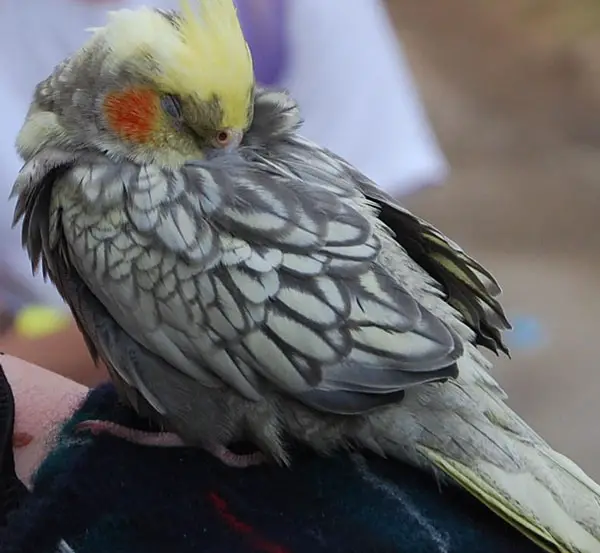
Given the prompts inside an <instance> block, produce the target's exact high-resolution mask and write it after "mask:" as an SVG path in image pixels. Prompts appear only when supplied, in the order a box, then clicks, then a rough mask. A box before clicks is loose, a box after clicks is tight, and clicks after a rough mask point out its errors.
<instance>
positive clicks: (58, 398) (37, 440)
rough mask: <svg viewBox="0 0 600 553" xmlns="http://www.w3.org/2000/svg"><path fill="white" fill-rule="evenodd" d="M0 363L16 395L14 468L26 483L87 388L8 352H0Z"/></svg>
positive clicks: (81, 399)
mask: <svg viewBox="0 0 600 553" xmlns="http://www.w3.org/2000/svg"><path fill="white" fill-rule="evenodd" d="M0 363H1V364H2V368H3V369H4V372H5V374H6V377H7V378H8V381H9V383H10V385H11V388H12V391H13V395H14V397H15V428H14V435H13V451H14V455H15V465H16V471H17V475H18V476H19V478H20V479H21V481H22V482H24V483H25V484H26V485H29V483H30V481H31V476H32V475H33V474H34V472H35V471H36V470H37V468H38V466H39V464H40V463H41V462H42V460H43V459H44V458H45V456H46V455H47V453H48V451H49V450H50V448H51V447H52V443H53V435H54V432H56V429H57V428H59V427H60V425H61V424H62V423H63V422H64V421H65V420H66V419H67V418H69V417H70V416H71V414H72V413H73V411H74V410H75V409H76V408H77V407H78V406H79V404H80V403H81V401H83V399H84V398H85V395H86V394H87V392H88V389H87V388H86V387H85V386H82V385H80V384H77V383H76V382H73V381H72V380H69V379H67V378H63V377H62V376H59V375H57V374H55V373H53V372H51V371H47V370H45V369H42V368H41V367H38V366H36V365H32V364H30V363H27V362H26V361H23V360H22V359H18V358H16V357H11V356H10V355H3V356H0Z"/></svg>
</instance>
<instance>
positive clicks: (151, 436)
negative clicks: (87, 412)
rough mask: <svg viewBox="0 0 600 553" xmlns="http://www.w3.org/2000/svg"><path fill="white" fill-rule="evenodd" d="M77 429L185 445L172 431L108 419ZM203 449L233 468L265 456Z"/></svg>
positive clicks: (213, 447)
mask: <svg viewBox="0 0 600 553" xmlns="http://www.w3.org/2000/svg"><path fill="white" fill-rule="evenodd" d="M77 430H78V431H81V432H84V431H88V432H91V433H92V434H95V435H98V434H109V435H111V436H114V437H116V438H121V439H123V440H127V441H128V442H131V443H134V444H137V445H143V446H151V447H186V444H185V442H184V441H183V440H182V439H181V438H180V437H179V436H178V435H177V434H174V433H173V432H145V431H143V430H137V429H134V428H129V427H127V426H123V425H120V424H116V423H114V422H110V421H102V420H89V421H84V422H82V423H79V424H78V425H77ZM204 449H206V450H207V451H208V452H209V453H211V454H212V455H214V456H215V457H216V458H217V459H219V460H220V461H222V462H223V463H224V464H225V465H227V466H229V467H233V468H246V467H250V466H255V465H260V464H262V463H264V462H265V457H264V455H263V454H262V453H249V454H247V455H238V454H237V453H233V452H232V451H230V450H229V449H227V448H226V447H225V446H224V445H221V444H214V445H210V446H205V447H204Z"/></svg>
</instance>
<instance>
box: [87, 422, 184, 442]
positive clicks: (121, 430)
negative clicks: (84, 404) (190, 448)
mask: <svg viewBox="0 0 600 553" xmlns="http://www.w3.org/2000/svg"><path fill="white" fill-rule="evenodd" d="M75 430H76V431H77V432H85V431H87V432H91V433H92V434H93V435H94V436H98V435H99V434H109V435H110V436H115V437H116V438H121V439H123V440H126V441H128V442H131V443H133V444H138V445H147V446H155V447H185V446H186V444H185V442H184V441H183V440H182V439H181V438H180V437H179V436H178V435H177V434H175V433H173V432H145V431H144V430H138V429H137V428H129V427H128V426H123V425H122V424H117V423H115V422H110V421H102V420H89V421H84V422H80V423H79V424H78V425H77V426H76V428H75Z"/></svg>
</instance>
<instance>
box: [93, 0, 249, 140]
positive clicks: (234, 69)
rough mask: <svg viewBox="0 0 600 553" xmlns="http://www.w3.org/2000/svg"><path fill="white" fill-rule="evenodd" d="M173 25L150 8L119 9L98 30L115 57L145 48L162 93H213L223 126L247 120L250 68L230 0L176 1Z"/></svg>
mask: <svg viewBox="0 0 600 553" xmlns="http://www.w3.org/2000/svg"><path fill="white" fill-rule="evenodd" d="M179 16H180V19H179V20H178V21H177V24H176V25H173V24H171V22H169V21H168V20H167V19H166V18H165V17H164V16H162V15H161V14H159V13H158V12H156V11H155V10H153V9H151V8H140V9H137V10H119V11H117V12H113V13H112V14H111V22H110V24H109V25H108V26H107V27H106V28H104V29H101V30H100V31H101V32H103V33H104V36H105V37H106V38H107V40H108V41H109V43H110V44H111V48H112V49H113V51H114V52H115V53H116V54H117V56H118V57H119V58H120V59H132V58H135V57H136V56H139V55H140V53H142V52H147V53H148V54H149V55H150V56H151V58H152V59H153V60H155V62H156V63H157V65H158V67H159V74H158V75H157V76H154V78H155V81H156V83H157V84H158V86H159V87H161V88H162V89H163V90H164V91H165V92H168V93H171V94H179V95H181V96H183V97H185V96H189V97H195V98H198V99H199V100H205V101H206V100H210V99H212V98H213V97H216V98H218V100H219V103H220V105H221V109H222V110H223V116H224V120H223V125H224V126H225V127H231V128H236V129H242V128H244V127H245V126H246V125H247V123H248V107H249V102H250V101H251V98H250V93H251V90H252V88H253V85H254V69H253V66H252V57H251V55H250V50H249V48H248V45H247V43H246V40H245V38H244V35H243V33H242V29H241V26H240V23H239V20H238V17H237V13H236V9H235V5H234V4H233V1H232V0H181V11H180V14H179Z"/></svg>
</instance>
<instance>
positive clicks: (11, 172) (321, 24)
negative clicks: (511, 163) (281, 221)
mask: <svg viewBox="0 0 600 553" xmlns="http://www.w3.org/2000/svg"><path fill="white" fill-rule="evenodd" d="M289 1H290V5H289V8H290V14H289V15H290V16H289V18H288V21H287V24H288V34H289V40H290V52H291V54H290V55H291V59H290V60H289V62H290V63H289V66H288V68H287V71H286V73H285V75H284V79H283V83H282V85H283V86H284V87H285V88H287V89H288V90H289V91H290V92H291V94H292V95H293V96H294V97H295V98H296V100H298V102H299V104H300V108H301V111H302V114H303V117H304V120H305V125H304V128H303V131H302V132H303V134H304V135H306V136H307V137H308V138H310V139H312V140H314V141H315V142H317V143H319V144H322V145H324V146H326V147H328V148H329V149H331V150H332V151H334V152H336V153H338V154H339V155H341V156H342V157H345V158H346V159H347V160H349V161H350V162H351V163H353V164H354V165H355V166H356V167H358V168H359V169H360V170H362V171H363V172H364V173H366V174H367V175H368V176H369V177H371V178H372V179H373V180H375V181H376V182H377V183H378V184H379V185H380V186H381V187H382V188H384V189H386V190H387V191H388V192H391V193H393V194H403V193H406V192H409V191H412V190H414V189H415V188H417V187H420V186H423V185H425V184H434V183H439V182H441V181H442V180H443V179H444V177H445V175H446V170H447V168H446V163H445V160H444V158H443V156H442V154H441V153H440V150H439V148H438V146H437V143H436V141H435V138H434V136H433V134H432V132H431V129H430V127H429V124H428V122H427V118H426V116H425V113H424V111H423V108H422V106H421V104H420V101H419V98H418V95H417V91H416V89H415V86H414V83H413V81H412V78H411V75H410V71H409V69H408V67H407V65H406V62H405V60H404V58H403V54H402V51H401V47H400V45H399V44H398V42H397V40H396V37H395V35H394V31H393V28H392V26H391V23H390V21H389V20H388V17H387V14H386V12H385V8H384V7H383V5H382V3H381V2H380V0H289ZM147 3H150V4H153V5H156V6H157V7H161V8H173V9H177V7H178V5H179V3H178V1H177V0H154V1H152V0H149V1H148V2H144V1H142V0H121V1H118V0H93V1H92V0H88V1H87V2H85V1H83V0H51V1H49V0H25V1H24V0H3V1H2V2H0V68H1V69H0V105H1V106H2V113H3V121H2V128H1V132H0V194H5V195H6V196H7V195H8V193H9V190H10V188H11V186H12V183H13V182H14V178H15V176H16V174H17V173H18V171H19V169H20V167H21V161H20V160H19V159H18V157H17V155H16V153H15V150H14V145H13V144H14V139H15V137H16V135H17V133H18V131H19V129H20V127H21V125H22V123H23V120H24V117H25V114H26V112H27V109H28V106H29V102H30V100H31V97H32V93H33V89H34V87H35V85H36V84H37V83H38V82H39V81H40V80H42V79H44V78H45V77H46V76H48V74H49V73H50V72H51V71H52V69H53V67H54V66H55V65H56V64H57V63H59V62H60V61H61V60H62V59H63V58H64V57H66V56H67V55H69V54H70V53H72V52H73V51H74V50H76V49H77V48H79V47H80V46H81V45H82V44H83V42H84V41H85V40H86V39H87V38H88V34H87V32H86V29H87V28H89V27H95V26H101V25H103V24H104V22H105V21H106V15H105V14H106V11H108V10H113V9H119V8H125V7H126V8H132V7H135V6H139V5H144V4H147ZM2 188H3V189H4V191H2ZM13 209H14V202H12V201H11V202H1V201H0V236H1V239H0V260H10V261H8V262H6V261H5V263H4V267H2V263H1V262H0V299H2V294H3V289H6V286H5V285H4V284H3V282H4V281H5V279H3V277H2V274H3V272H4V273H12V274H13V275H14V277H15V278H16V279H17V280H20V279H24V280H26V281H27V286H28V288H29V289H30V290H31V293H32V295H33V296H34V297H36V298H37V301H39V302H41V303H48V304H55V305H62V300H60V298H59V296H58V294H57V293H56V291H55V290H54V287H53V286H52V285H51V284H49V283H44V282H43V280H42V279H41V277H39V276H36V277H32V276H31V269H30V266H29V260H28V259H27V256H26V254H25V253H24V252H23V251H22V248H21V244H20V230H19V229H16V230H11V228H10V226H11V221H12V213H13ZM23 301H26V302H29V301H31V300H30V299H29V298H23Z"/></svg>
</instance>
